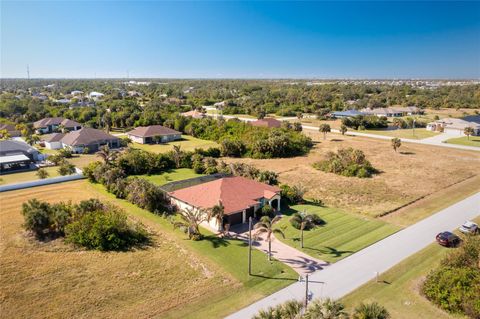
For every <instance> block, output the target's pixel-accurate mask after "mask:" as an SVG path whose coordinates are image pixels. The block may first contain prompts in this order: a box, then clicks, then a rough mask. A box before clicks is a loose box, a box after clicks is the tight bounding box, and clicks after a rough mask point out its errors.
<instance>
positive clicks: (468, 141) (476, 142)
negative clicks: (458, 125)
mask: <svg viewBox="0 0 480 319" xmlns="http://www.w3.org/2000/svg"><path fill="white" fill-rule="evenodd" d="M445 143H450V144H458V145H466V146H476V147H480V136H470V138H468V137H466V136H463V137H457V138H451V139H449V140H447V141H446V142H445Z"/></svg>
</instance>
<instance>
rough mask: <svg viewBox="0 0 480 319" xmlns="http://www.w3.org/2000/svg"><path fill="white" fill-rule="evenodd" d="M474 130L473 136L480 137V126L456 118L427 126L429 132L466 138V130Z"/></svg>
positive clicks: (438, 121) (445, 119)
mask: <svg viewBox="0 0 480 319" xmlns="http://www.w3.org/2000/svg"><path fill="white" fill-rule="evenodd" d="M467 127H471V128H473V135H475V136H478V135H480V124H478V123H475V122H469V121H465V120H462V119H456V118H444V119H441V120H437V121H435V122H430V123H428V124H427V130H429V131H436V132H445V133H450V134H452V135H459V136H464V135H465V133H464V131H465V128H467Z"/></svg>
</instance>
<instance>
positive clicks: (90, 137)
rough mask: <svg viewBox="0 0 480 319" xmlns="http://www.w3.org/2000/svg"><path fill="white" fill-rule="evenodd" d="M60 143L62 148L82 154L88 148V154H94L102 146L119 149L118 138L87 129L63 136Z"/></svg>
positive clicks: (100, 131)
mask: <svg viewBox="0 0 480 319" xmlns="http://www.w3.org/2000/svg"><path fill="white" fill-rule="evenodd" d="M61 141H62V145H63V148H69V149H71V150H72V152H74V153H83V152H84V149H85V148H88V151H89V152H96V151H98V150H99V148H100V147H101V146H103V145H108V146H109V147H110V148H117V147H120V139H119V138H118V137H116V136H113V135H110V134H108V133H105V132H104V131H102V130H97V129H94V128H87V127H84V128H82V129H80V130H78V131H73V132H69V133H67V134H65V136H64V137H63V138H62V140H61Z"/></svg>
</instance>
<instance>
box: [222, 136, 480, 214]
mask: <svg viewBox="0 0 480 319" xmlns="http://www.w3.org/2000/svg"><path fill="white" fill-rule="evenodd" d="M306 134H308V135H309V136H311V137H312V138H313V139H314V141H316V142H317V144H316V145H315V147H314V148H313V149H312V151H311V152H310V154H308V156H303V157H295V158H285V159H269V160H253V159H241V160H240V161H243V162H248V163H251V164H254V165H255V166H257V167H258V168H262V169H268V170H273V171H276V172H278V173H279V176H280V182H282V183H287V184H290V185H294V184H303V185H305V186H307V188H308V189H309V191H308V193H307V194H306V197H307V198H309V197H310V198H319V199H322V200H323V201H324V202H325V203H326V204H327V205H329V206H333V207H338V208H342V209H344V210H346V211H350V212H355V213H362V214H366V215H369V216H376V215H378V214H381V213H383V212H386V211H390V210H392V209H395V208H397V207H400V206H402V205H405V204H406V203H409V202H411V201H413V200H416V199H418V198H420V197H422V196H425V195H427V194H430V193H434V192H437V191H439V190H441V189H444V188H445V187H447V186H449V185H451V184H453V183H455V182H458V181H461V180H464V179H466V178H467V177H470V176H472V175H477V174H478V173H479V171H478V167H480V153H478V152H471V151H461V150H453V149H447V148H441V147H434V146H426V145H417V144H410V143H404V144H403V145H402V146H401V148H400V150H399V152H397V153H395V152H394V151H393V149H392V147H391V145H390V141H383V140H377V139H369V138H363V137H353V136H342V135H340V134H328V136H327V140H323V136H322V135H320V134H319V133H316V132H308V131H307V132H306ZM346 147H353V148H356V149H360V150H362V151H364V152H365V154H366V157H367V159H368V160H370V162H371V163H372V164H373V166H374V167H375V168H377V169H378V170H380V171H381V173H380V174H378V175H376V176H374V177H373V178H364V179H360V178H354V177H343V176H339V175H335V174H331V173H324V172H322V171H318V170H316V169H314V168H313V167H312V164H313V163H314V162H316V161H318V160H320V159H322V158H323V156H324V155H325V154H326V153H327V152H328V151H336V150H338V149H340V148H346ZM227 161H239V160H238V159H227ZM474 181H475V183H473V184H471V185H469V187H470V188H472V187H473V189H479V188H480V179H475V180H474ZM470 188H469V189H470Z"/></svg>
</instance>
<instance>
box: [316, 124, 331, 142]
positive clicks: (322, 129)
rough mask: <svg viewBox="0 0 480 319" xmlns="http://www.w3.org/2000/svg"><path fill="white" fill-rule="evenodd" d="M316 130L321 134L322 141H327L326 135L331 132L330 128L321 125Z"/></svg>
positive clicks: (326, 125)
mask: <svg viewBox="0 0 480 319" xmlns="http://www.w3.org/2000/svg"><path fill="white" fill-rule="evenodd" d="M318 130H319V131H320V132H322V133H323V139H324V140H325V139H327V133H328V132H330V131H331V128H330V125H328V124H321V125H320V127H319V128H318Z"/></svg>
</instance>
